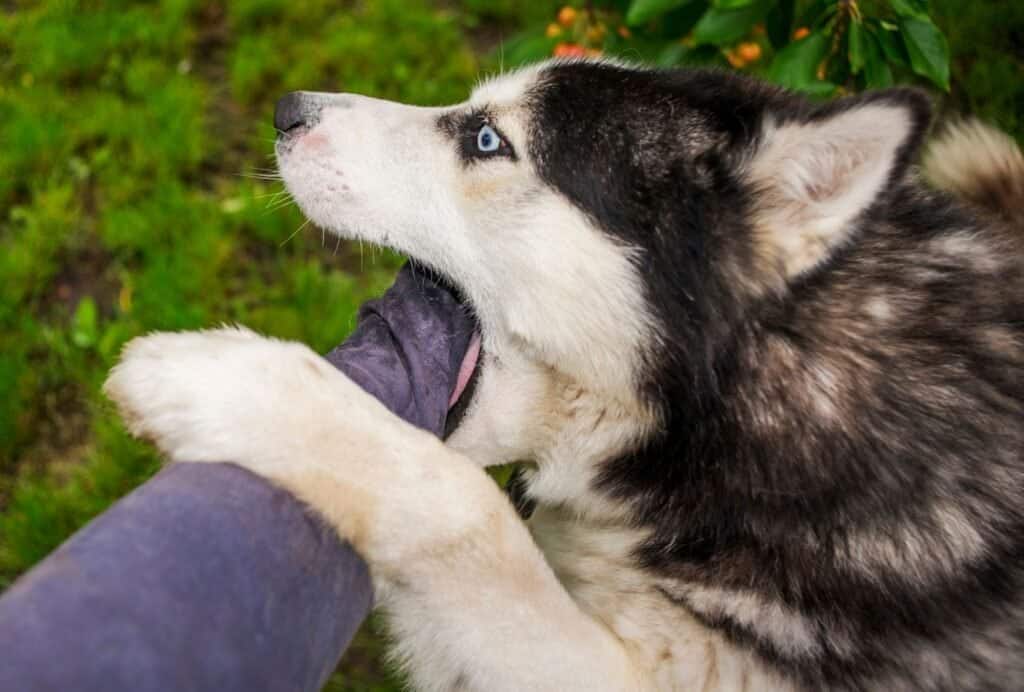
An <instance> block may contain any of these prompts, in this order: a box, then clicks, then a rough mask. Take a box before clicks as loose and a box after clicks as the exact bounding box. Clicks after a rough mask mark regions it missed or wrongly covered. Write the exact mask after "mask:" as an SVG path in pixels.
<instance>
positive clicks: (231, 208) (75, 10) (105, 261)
mask: <svg viewBox="0 0 1024 692" xmlns="http://www.w3.org/2000/svg"><path fill="white" fill-rule="evenodd" d="M559 4H560V3H557V2H540V3H523V2H517V1H514V0H466V1H464V2H461V3H457V2H442V1H441V0H436V1H429V0H363V1H362V2H356V1H353V2H346V3H337V2H327V1H326V0H310V1H308V2H294V1H291V2H290V1H286V0H236V1H232V2H219V3H217V2H200V1H199V0H159V1H154V2H148V3H141V2H115V1H112V0H107V1H104V2H101V1H99V0H93V1H88V2H86V1H82V2H71V1H70V0H60V1H58V0H52V1H50V2H14V3H13V4H12V3H7V4H6V6H5V9H2V10H0V144H2V146H0V171H2V174H0V249H2V251H0V285H2V286H3V291H2V294H0V589H2V588H3V587H4V586H5V585H7V584H9V583H10V582H11V581H12V580H13V579H15V578H16V577H17V576H18V575H19V574H21V573H23V572H24V571H25V570H26V569H28V568H29V567H30V566H31V565H32V564H34V563H35V562H36V561H38V560H39V559H40V558H41V557H43V556H44V555H46V554H47V553H48V552H49V551H51V550H52V549H53V548H54V547H56V546H57V545H58V544H59V543H60V542H61V541H62V540H64V538H66V537H67V536H68V535H70V534H71V533H72V532H73V531H74V530H76V529H77V528H78V527H79V526H81V525H82V524H83V523H84V522H86V521H88V519H89V518H91V517H93V516H95V515H96V514H97V513H99V512H101V511H102V510H103V509H104V508H106V507H107V506H108V505H109V504H110V503H111V502H112V501H114V500H115V499H116V498H118V497H120V496H121V495H123V494H124V493H126V492H127V491H129V490H130V489H131V488H133V487H135V486H136V485H138V484H139V483H140V482H142V481H143V480H144V479H146V478H147V477H148V476H149V475H150V474H151V473H152V472H153V471H154V470H155V468H156V466H157V459H156V458H155V456H154V454H153V453H152V451H151V450H150V449H149V448H148V447H146V446H144V445H141V444H139V443H137V442H135V441H133V440H132V439H130V438H129V437H128V436H127V435H126V434H125V432H124V430H123V428H122V427H121V425H120V423H119V421H118V419H117V417H116V416H115V415H114V413H113V411H112V410H111V408H110V406H109V405H108V403H107V402H105V401H104V399H103V398H102V396H101V395H100V393H99V386H100V384H101V383H102V381H103V379H104V377H105V374H106V372H107V371H108V370H109V368H110V367H111V365H112V364H113V363H114V360H115V358H116V356H117V353H118V351H119V349H120V347H121V346H122V345H123V344H124V343H125V341H127V340H128V339H130V338H132V337H133V336H135V335H138V334H141V333H144V332H147V331H150V330H155V329H189V328H196V327H203V326H209V325H212V324H217V323H220V322H240V323H244V324H247V325H249V326H251V327H253V328H255V329H258V330H260V331H263V332H266V333H269V334H273V335H277V336H280V337H284V338H290V339H299V340H301V341H305V342H307V343H309V344H310V345H312V346H313V347H314V348H316V349H320V350H326V349H328V348H329V347H331V346H333V345H334V344H335V343H337V342H338V341H339V340H340V339H341V338H342V337H344V335H345V334H346V333H347V332H348V331H349V330H350V329H351V327H352V326H353V320H354V313H355V309H356V307H357V306H358V305H359V304H360V303H361V302H362V301H363V300H365V299H366V298H368V297H370V296H373V295H375V294H377V293H379V292H380V291H381V290H383V288H384V287H386V286H387V285H388V284H389V282H390V280H391V278H392V276H393V274H394V271H395V269H396V268H397V266H398V264H399V262H400V259H399V258H397V257H395V256H392V255H389V254H384V253H380V252H374V251H370V250H367V251H366V253H365V254H363V253H361V252H360V250H359V248H358V247H355V246H350V245H348V244H346V243H342V244H340V245H337V246H336V245H335V244H334V241H333V240H331V239H328V240H327V242H326V244H322V238H321V235H320V233H319V232H318V231H316V230H314V229H311V228H307V229H305V230H303V231H300V232H298V233H295V231H296V229H298V228H299V226H300V225H301V224H302V219H301V218H300V216H299V214H298V212H297V211H296V210H295V209H294V207H290V206H284V207H279V206H278V205H277V203H278V202H279V201H280V198H279V197H275V196H274V193H276V192H278V191H279V190H280V187H279V185H278V184H277V183H275V182H273V181H266V180H263V179H261V173H262V172H263V171H265V170H266V169H268V168H271V167H272V166H273V162H272V160H271V158H270V154H271V152H272V143H271V141H272V138H273V129H272V127H271V125H270V121H271V115H272V111H273V105H274V101H275V100H276V98H277V97H278V96H279V95H281V94H283V93H285V92H287V91H289V90H293V89H322V90H330V91H342V90H343V91H356V92H362V93H367V94H373V95H375V96H379V97H384V98H393V99H399V100H402V101H406V102H412V103H418V104H424V105H436V104H443V103H449V102H454V101H458V100H461V99H462V98H463V97H464V96H465V95H466V92H467V89H468V88H469V86H471V85H472V84H473V82H474V81H475V80H476V79H477V78H478V76H479V74H480V72H481V70H482V69H487V68H488V67H492V66H493V60H491V59H489V58H486V57H483V56H485V55H487V54H488V52H489V51H491V50H492V49H493V48H494V47H495V46H496V43H497V41H498V39H499V37H502V36H504V37H509V36H511V35H512V34H513V33H514V32H515V31H516V30H517V28H518V27H521V26H523V25H527V24H528V25H531V26H534V27H542V26H543V25H544V24H545V23H546V22H548V21H550V18H551V17H553V15H554V11H555V9H556V8H557V6H558V5H559ZM576 4H578V3H576ZM934 5H936V6H937V8H938V16H939V19H940V21H941V22H942V23H943V24H944V28H945V29H946V30H947V32H949V34H950V42H951V45H952V46H953V51H954V56H955V64H954V70H953V74H954V82H955V85H954V92H953V97H952V102H953V104H954V105H955V107H957V108H959V109H969V110H971V111H973V112H977V113H978V114H980V115H982V116H984V117H987V118H989V119H992V120H995V121H996V122H998V123H999V124H1001V125H1002V126H1003V127H1005V128H1008V129H1010V130H1012V131H1013V132H1014V133H1015V134H1016V135H1017V136H1018V137H1021V136H1022V134H1024V121H1022V120H1021V116H1020V113H1024V79H1022V69H1024V63H1022V60H1021V58H1020V53H1021V51H1020V47H1021V41H1022V40H1024V39H1022V38H1021V37H1022V29H1021V27H1022V26H1024V19H1022V13H1024V10H1022V9H1021V7H1016V6H1015V5H1014V3H996V2H987V3H971V4H970V7H971V8H973V9H971V10H970V11H967V10H966V9H965V7H966V5H965V4H963V3H958V2H955V1H954V0H936V2H935V3H934ZM12 8H13V9H12ZM1007 27H1009V30H1008V28H1007ZM1013 27H1016V29H1014V28H1013ZM247 176H248V177H247ZM372 629H373V628H372V627H368V628H366V629H364V632H363V634H361V635H360V638H359V639H358V641H357V643H356V645H355V646H354V647H353V648H352V649H351V650H350V651H349V653H348V654H347V655H346V659H345V661H344V663H343V665H342V668H341V671H342V672H341V673H339V674H338V675H336V676H335V678H333V679H332V681H331V683H330V686H329V689H331V690H335V691H339V690H391V689H396V688H397V683H396V681H395V680H394V679H393V678H391V677H389V676H387V675H386V673H384V672H383V666H382V664H381V663H380V660H381V657H380V651H381V643H380V640H379V639H378V638H377V637H376V636H374V635H373V632H372Z"/></svg>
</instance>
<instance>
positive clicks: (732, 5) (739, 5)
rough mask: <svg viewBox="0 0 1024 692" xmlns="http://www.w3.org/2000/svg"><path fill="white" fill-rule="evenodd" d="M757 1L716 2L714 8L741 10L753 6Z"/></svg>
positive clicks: (723, 0) (719, 0)
mask: <svg viewBox="0 0 1024 692" xmlns="http://www.w3.org/2000/svg"><path fill="white" fill-rule="evenodd" d="M755 2H757V0H714V2H712V3H711V5H712V6H713V7H717V8H718V9H720V10H739V9H743V8H744V7H749V6H751V5H753V4H754V3H755Z"/></svg>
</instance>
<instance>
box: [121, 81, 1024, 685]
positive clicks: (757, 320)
mask: <svg viewBox="0 0 1024 692" xmlns="http://www.w3.org/2000/svg"><path fill="white" fill-rule="evenodd" d="M929 110H930V109H929V103H928V101H927V100H926V98H925V97H924V96H922V95H921V94H919V93H917V92H915V91H912V90H889V91H881V92H876V93H869V94H865V95H863V96H856V97H852V98H847V99H842V100H838V101H834V102H831V103H828V104H816V103H811V102H809V101H807V100H805V99H804V98H802V97H800V96H797V95H794V94H792V93H788V92H785V91H782V90H779V89H777V88H773V87H770V86H767V85H765V84H761V83H758V82H755V81H751V80H749V79H746V78H742V77H739V76H735V75H730V74H725V73H720V72H713V71H651V70H644V69H637V68H632V67H628V66H623V65H618V64H613V63H608V62H588V61H568V62H565V61H562V62H549V63H545V64H541V65H539V66H534V67H532V68H529V69H524V70H522V71H519V72H516V73H513V74H509V75H505V76H501V77H499V78H496V79H494V80H492V81H488V82H486V83H484V84H483V85H481V86H479V87H478V88H477V89H476V90H475V91H474V92H473V94H472V96H471V97H470V99H469V100H468V101H467V102H465V103H463V104H460V105H456V106H452V107H447V108H415V107H410V106H405V105H400V104H395V103H389V102H385V101H380V100H376V99H372V98H366V97H363V96H353V95H348V94H343V95H327V94H316V93H297V94H292V95H289V96H288V97H286V98H285V100H283V101H282V103H281V104H280V105H279V108H278V123H277V125H278V127H279V129H281V130H282V131H283V133H282V134H281V135H280V137H279V139H278V143H277V154H278V160H279V165H280V170H281V173H282V174H283V176H284V180H285V182H286V185H287V187H288V190H289V191H290V192H291V193H292V194H293V195H294V197H295V199H296V200H297V201H298V204H299V206H300V207H301V208H302V209H303V211H304V212H305V213H306V215H308V216H309V218H310V219H312V220H313V221H314V222H315V223H317V224H318V225H320V226H322V227H323V228H326V229H328V230H330V231H333V232H335V233H338V234H341V235H343V236H345V237H347V238H359V239H361V240H365V241H370V242H373V243H378V244H381V245H386V246H389V247H392V248H395V249H397V250H399V251H401V252H404V253H407V254H409V255H411V256H412V257H414V258H417V259H418V260H420V261H421V262H423V263H425V264H427V265H429V266H431V267H433V268H434V269H436V270H437V271H439V272H440V273H442V274H444V275H446V276H447V277H450V279H451V280H452V281H453V282H454V283H455V284H456V285H457V286H458V287H459V288H460V289H461V291H462V292H463V293H464V294H465V297H466V299H467V301H468V302H469V303H470V304H471V306H472V308H473V310H475V312H476V315H477V316H478V318H479V325H480V335H481V339H482V349H480V354H481V355H480V356H479V357H478V358H474V356H473V355H471V356H470V357H469V359H468V362H467V363H466V366H467V367H473V368H475V370H476V375H475V377H476V382H475V385H474V386H472V387H470V388H469V390H471V391H468V392H467V393H466V394H464V395H463V397H464V398H465V397H468V399H469V400H468V402H464V403H465V414H464V416H463V417H462V419H461V421H460V423H459V424H458V425H457V427H456V428H455V430H454V432H453V433H452V434H451V436H450V437H449V438H448V440H447V441H446V442H442V441H440V440H438V439H436V438H434V437H432V436H430V435H428V434H426V433H423V432H421V431H419V430H416V429H414V428H413V427H411V426H410V425H407V424H405V423H403V422H402V421H400V420H399V419H398V418H396V417H395V416H393V415H392V414H390V413H389V412H387V411H386V410H385V409H384V408H383V407H382V406H381V405H380V404H379V403H378V402H377V401H375V400H373V399H372V398H370V397H369V395H367V394H365V393H363V391H362V390H360V389H359V388H358V387H357V386H356V385H354V384H353V383H352V382H351V381H349V380H347V379H346V378H345V377H344V376H343V375H341V374H339V373H338V372H335V371H334V370H333V369H332V368H330V366H328V365H327V364H326V363H325V362H323V361H322V360H321V359H320V358H319V357H318V356H316V355H315V354H314V353H312V352H311V351H310V350H309V349H307V348H306V347H304V346H301V345H297V344H290V343H283V342H279V341H275V340H271V339H266V338H263V337H259V336H257V335H254V334H252V333H249V332H245V331H241V330H233V331H224V330H221V331H211V332H202V333H193V334H162V335H155V336H150V337H147V338H144V339H141V340H139V341H136V342H133V343H132V344H131V345H130V346H129V347H128V348H127V349H126V351H125V354H124V357H123V361H122V363H121V364H120V365H119V366H118V367H117V368H116V369H115V371H114V373H113V375H112V376H111V379H110V381H109V382H108V385H107V391H108V392H109V393H110V395H111V396H112V398H113V399H114V400H115V401H116V402H118V404H119V405H120V406H121V407H122V410H123V411H124V412H125V415H126V418H127V420H128V421H129V424H130V426H131V428H132V430H133V431H134V432H136V433H137V434H140V435H144V436H146V437H148V438H150V439H153V440H155V442H156V443H157V444H158V445H159V446H160V448H161V449H162V450H163V451H164V452H165V453H166V454H167V455H168V456H169V457H170V458H171V459H175V460H189V461H195V460H200V461H203V460H209V461H216V460H222V459H234V460H237V461H238V462H239V463H242V464H244V465H245V466H246V467H248V468H250V469H252V470H253V471H255V472H257V473H260V474H263V475H264V476H265V477H267V478H269V479H271V480H273V481H274V482H276V483H279V484H280V485H282V486H284V487H286V488H288V489H290V490H291V491H292V492H294V493H295V495H297V496H298V497H299V498H301V499H302V500H304V501H305V502H307V503H308V504H309V505H310V506H311V507H313V508H314V509H316V510H317V511H318V512H319V513H320V514H322V515H323V517H324V518H325V519H326V520H327V521H329V522H330V523H331V524H332V525H333V526H334V527H336V529H337V531H338V532H339V533H340V535H341V536H342V537H344V538H345V539H347V540H348V541H350V542H351V543H352V544H353V545H354V546H355V547H356V549H357V550H358V551H359V552H360V553H361V554H362V555H363V556H364V557H365V558H366V559H367V561H368V563H369V565H370V568H371V572H372V574H373V578H374V582H375V589H376V596H377V603H378V604H379V605H380V606H381V607H382V608H383V609H384V610H385V612H386V613H387V615H388V617H389V621H390V626H391V630H392V633H393V637H394V641H395V646H394V653H395V656H396V658H397V660H399V661H401V662H402V664H403V665H404V666H405V669H406V670H407V671H408V674H409V675H410V679H411V681H412V683H413V685H414V686H415V687H416V688H418V689H423V690H452V689H462V690H486V691H487V692H493V691H495V690H647V689H658V690H669V689H672V690H675V689H679V690H741V689H749V690H766V689H772V690H774V689H787V690H790V689H792V690H796V689H800V690H818V689H836V690H863V689H877V690H994V689H1021V687H1022V686H1024V222H1022V215H1021V214H1022V212H1021V210H1022V209H1024V158H1022V156H1021V153H1020V151H1019V150H1018V149H1017V147H1016V145H1015V144H1014V143H1013V142H1012V141H1011V140H1010V139H1009V138H1006V137H1005V136H1003V135H1001V134H998V133H995V132H993V131H991V130H988V129H986V128H984V127H982V126H979V125H973V124H967V125H963V126H960V127H959V128H955V129H953V130H952V131H951V132H950V133H949V134H948V135H947V136H946V137H945V138H942V139H940V140H939V141H938V142H937V144H935V145H934V147H933V148H932V150H931V155H930V158H929V159H928V163H926V166H925V171H926V173H927V174H928V175H929V176H930V177H931V178H932V179H933V180H934V182H935V183H936V184H937V186H941V187H943V188H945V189H946V191H939V190H937V189H936V187H931V188H930V187H926V186H925V185H924V184H923V183H921V182H920V181H919V179H918V177H919V173H918V171H917V170H916V169H914V168H912V165H913V163H914V161H915V160H916V159H917V156H918V154H919V149H920V148H921V145H922V140H923V137H924V134H925V131H926V129H927V127H928V125H929V118H930V115H929ZM951 192H952V193H954V194H951ZM472 353H475V351H472V352H471V354H472ZM157 361H159V365H156V362H157ZM510 461H529V462H532V463H531V465H529V466H528V467H527V468H529V470H528V471H527V472H526V473H525V474H524V475H523V477H522V478H521V481H522V484H521V485H522V488H523V492H524V496H525V498H526V499H528V500H529V502H530V503H531V504H532V505H534V511H533V513H532V516H531V517H530V518H529V520H528V521H526V522H524V521H523V520H521V519H520V517H519V516H518V515H517V513H516V511H515V510H514V509H513V506H512V504H511V503H510V502H509V500H508V499H507V497H506V496H505V495H504V494H503V493H502V492H501V491H500V490H499V489H498V488H497V487H496V486H495V485H494V484H493V483H492V482H491V481H490V479H489V478H488V477H487V475H486V474H485V473H484V472H483V470H482V467H485V466H489V465H492V464H502V463H505V462H510Z"/></svg>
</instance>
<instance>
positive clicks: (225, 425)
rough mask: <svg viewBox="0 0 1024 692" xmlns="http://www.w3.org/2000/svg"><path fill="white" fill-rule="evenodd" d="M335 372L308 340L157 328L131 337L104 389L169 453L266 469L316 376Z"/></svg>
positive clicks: (139, 430) (288, 438)
mask: <svg viewBox="0 0 1024 692" xmlns="http://www.w3.org/2000/svg"><path fill="white" fill-rule="evenodd" d="M328 376H333V377H337V373H335V372H334V371H333V369H331V367H330V365H329V364H327V363H326V362H324V361H323V359H321V358H320V357H319V356H317V355H316V354H315V353H313V352H312V351H311V350H310V349H308V348H307V347H305V346H303V345H301V344H297V343H289V342H283V341H278V340H276V339H269V338H265V337H261V336H259V335H257V334H255V333H253V332H251V331H248V330H246V329H241V328H224V329H216V330H211V331H202V332H183V333H158V334H152V335H150V336H146V337H141V338H138V339H135V340H133V341H132V342H130V343H129V344H128V345H127V346H126V347H125V349H124V352H123V354H122V356H121V362H120V363H119V364H118V365H117V366H116V367H115V368H114V370H113V371H112V372H111V374H110V377H109V378H108V379H107V382H106V384H105V385H104V392H105V393H106V394H107V396H108V397H110V399H111V400H113V401H114V402H115V403H116V404H117V406H118V408H119V410H120V411H121V414H122V415H123V417H124V419H125V422H126V424H127V425H128V428H129V429H130V430H131V432H132V433H133V434H135V435H137V436H139V437H143V438H146V439H148V440H151V441H152V442H154V443H155V444H156V445H157V446H158V447H159V448H160V450H161V451H162V452H163V453H164V454H165V455H166V456H167V457H168V458H169V459H170V460H172V461H233V462H236V463H242V464H244V465H246V466H250V467H253V466H256V467H257V468H253V469H252V470H254V471H263V472H266V471H268V470H269V469H265V468H259V467H260V466H266V465H268V464H273V463H274V462H275V461H276V460H279V459H280V458H281V457H283V456H285V455H287V454H288V452H289V451H293V450H290V448H291V446H292V444H293V441H294V439H295V438H296V437H298V436H297V435H296V430H295V429H294V426H296V425H301V422H300V421H297V420H296V416H297V415H314V414H315V409H316V406H317V403H318V402H317V401H316V396H315V393H316V391H317V387H316V386H315V385H316V384H319V383H322V382H323V380H324V379H325V378H326V377H328Z"/></svg>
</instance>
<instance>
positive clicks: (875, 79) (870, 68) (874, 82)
mask: <svg viewBox="0 0 1024 692" xmlns="http://www.w3.org/2000/svg"><path fill="white" fill-rule="evenodd" d="M866 39H867V40H866V41H865V46H866V47H867V54H866V60H865V61H864V79H865V80H866V81H867V85H868V86H869V87H871V88H872V89H884V88H886V87H891V86H892V85H893V82H894V81H895V80H894V79H893V76H892V69H891V68H890V67H889V63H887V62H886V61H885V55H884V53H883V52H882V46H881V44H880V43H879V42H878V37H877V36H875V35H874V34H871V33H868V34H867V36H866Z"/></svg>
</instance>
